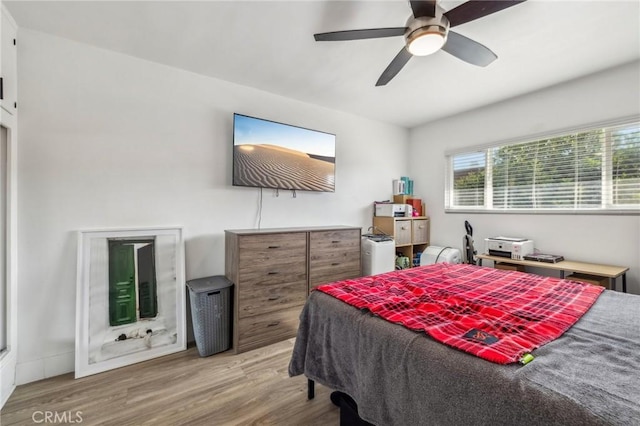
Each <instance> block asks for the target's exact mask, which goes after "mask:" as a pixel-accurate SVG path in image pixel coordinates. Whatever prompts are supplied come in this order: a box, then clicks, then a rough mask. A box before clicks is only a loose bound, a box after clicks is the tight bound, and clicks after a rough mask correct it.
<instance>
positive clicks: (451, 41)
mask: <svg viewBox="0 0 640 426" xmlns="http://www.w3.org/2000/svg"><path fill="white" fill-rule="evenodd" d="M442 50H444V51H445V52H447V53H449V54H451V55H453V56H455V57H456V58H458V59H461V60H463V61H465V62H468V63H470V64H472V65H477V66H479V67H486V66H487V65H489V64H490V63H491V62H493V61H495V60H496V59H498V57H497V56H496V54H495V53H493V52H492V51H491V50H489V48H487V47H485V46H483V45H482V44H480V43H478V42H477V41H473V40H471V39H470V38H467V37H465V36H463V35H462V34H458V33H456V32H455V31H449V35H448V36H447V42H446V43H445V44H444V46H442Z"/></svg>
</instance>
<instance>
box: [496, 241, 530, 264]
mask: <svg viewBox="0 0 640 426" xmlns="http://www.w3.org/2000/svg"><path fill="white" fill-rule="evenodd" d="M484 243H485V252H486V253H488V254H489V255H491V256H500V257H506V258H509V259H514V260H524V256H526V255H528V254H531V253H533V241H532V240H527V239H524V238H511V237H493V238H485V240H484Z"/></svg>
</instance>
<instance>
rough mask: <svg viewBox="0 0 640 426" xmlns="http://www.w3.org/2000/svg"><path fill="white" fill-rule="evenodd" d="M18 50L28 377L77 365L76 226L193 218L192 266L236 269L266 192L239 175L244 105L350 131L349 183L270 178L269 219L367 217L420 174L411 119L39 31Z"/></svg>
mask: <svg viewBox="0 0 640 426" xmlns="http://www.w3.org/2000/svg"><path fill="white" fill-rule="evenodd" d="M203 54H206V52H203ZM18 55H19V56H18V64H19V65H18V66H19V69H18V72H19V92H20V101H19V107H20V116H19V126H20V131H21V138H20V159H19V171H18V173H19V175H18V182H19V193H20V198H19V205H18V209H19V218H20V220H19V230H18V231H19V235H20V241H19V259H20V269H19V287H20V294H19V300H18V313H19V318H18V327H19V333H18V334H19V336H20V340H19V351H18V371H17V383H18V384H22V383H26V382H29V381H34V380H38V379H42V378H45V377H51V376H55V375H58V374H61V373H65V372H69V371H72V370H73V352H74V335H75V331H74V330H75V296H76V294H75V293H76V291H75V288H76V239H75V235H74V231H76V230H79V229H96V228H116V227H136V226H140V227H153V226H158V227H160V226H171V225H182V226H184V236H185V240H186V276H187V279H193V278H199V277H204V276H209V275H218V274H220V275H221V274H223V273H224V230H225V229H237V228H253V227H256V226H257V211H258V196H259V190H258V189H251V188H237V187H232V186H231V147H232V121H233V119H232V113H233V112H239V113H243V114H248V115H253V116H258V117H263V118H267V119H271V120H276V121H280V122H285V123H290V124H294V125H298V126H303V127H307V128H312V129H318V130H322V131H325V132H330V133H335V134H336V135H337V147H336V192H335V193H308V192H298V195H297V198H292V197H291V193H290V192H284V191H283V192H281V194H280V197H278V198H276V197H275V196H274V194H273V192H272V191H270V190H265V191H264V201H263V203H264V204H263V208H262V227H285V226H313V225H333V224H344V225H358V226H363V227H364V228H365V229H366V228H367V227H368V226H370V224H371V211H372V208H371V205H372V202H373V201H374V200H380V199H387V198H389V196H390V192H391V180H392V179H393V178H394V177H397V176H400V175H404V174H406V168H407V164H408V162H407V157H406V155H405V152H406V148H407V145H408V132H407V131H406V130H405V129H402V128H399V127H395V126H391V125H387V124H382V123H379V122H375V121H371V120H367V119H363V118H360V117H357V116H354V115H349V114H344V113H339V112H336V111H332V110H328V109H323V108H320V107H316V106H312V105H309V104H304V103H301V102H297V101H293V100H289V99H286V98H282V97H279V96H275V95H272V94H269V93H265V92H262V91H259V90H254V89H251V88H247V87H242V86H238V85H234V84H229V83H226V82H222V81H219V80H215V79H211V78H206V77H203V76H199V75H196V74H192V73H188V72H184V71H181V70H177V69H172V68H169V67H166V66H162V65H158V64H154V63H151V62H147V61H143V60H139V59H135V58H132V57H128V56H125V55H122V54H118V53H114V52H109V51H105V50H101V49H97V48H93V47H90V46H87V45H83V44H79V43H75V42H71V41H68V40H64V39H60V38H55V37H51V36H48V35H45V34H42V33H38V32H33V31H28V30H22V31H21V40H20V45H19V50H18ZM256 66H259V65H256ZM282 78H287V76H286V75H285V76H282Z"/></svg>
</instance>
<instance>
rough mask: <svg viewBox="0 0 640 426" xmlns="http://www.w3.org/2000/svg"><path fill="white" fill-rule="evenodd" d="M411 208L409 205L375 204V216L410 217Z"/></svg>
mask: <svg viewBox="0 0 640 426" xmlns="http://www.w3.org/2000/svg"><path fill="white" fill-rule="evenodd" d="M412 214H413V208H412V207H411V205H409V204H391V203H376V205H375V215H376V216H387V217H411V216H412Z"/></svg>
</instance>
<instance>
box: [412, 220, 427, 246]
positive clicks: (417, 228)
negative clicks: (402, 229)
mask: <svg viewBox="0 0 640 426" xmlns="http://www.w3.org/2000/svg"><path fill="white" fill-rule="evenodd" d="M412 231H413V239H412V242H413V244H427V243H428V242H429V220H428V219H414V220H413V230H412Z"/></svg>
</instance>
